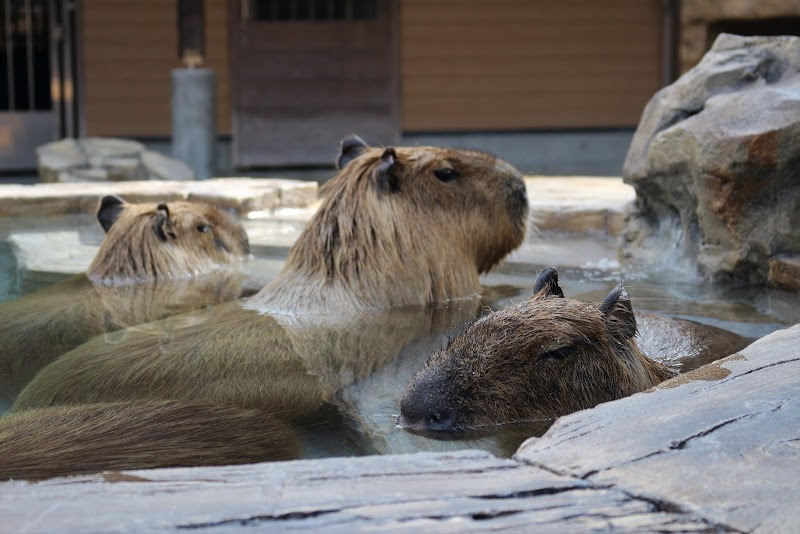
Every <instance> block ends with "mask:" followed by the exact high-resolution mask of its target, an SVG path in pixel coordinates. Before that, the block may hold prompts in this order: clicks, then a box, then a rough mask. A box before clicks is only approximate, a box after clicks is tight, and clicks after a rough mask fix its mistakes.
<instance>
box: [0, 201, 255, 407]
mask: <svg viewBox="0 0 800 534" xmlns="http://www.w3.org/2000/svg"><path fill="white" fill-rule="evenodd" d="M109 199H111V200H109ZM108 202H111V203H112V204H111V205H112V206H113V207H114V213H113V214H112V215H111V216H109V214H108V213H107V211H108V210H107V209H104V208H107V207H108V206H107V204H108ZM165 213H168V214H169V215H168V216H167V217H166V218H165V216H164V214H165ZM100 215H105V216H106V218H105V219H104V220H103V221H102V222H104V223H105V224H106V225H107V226H108V227H109V228H108V234H107V235H106V236H105V239H104V240H103V242H102V244H101V245H100V248H99V250H98V252H97V254H96V255H95V258H94V261H93V262H92V265H91V267H90V269H89V271H88V273H87V275H78V276H75V277H73V278H70V279H68V280H65V281H63V282H60V283H58V284H55V285H53V286H50V287H48V288H46V289H43V290H41V291H37V292H35V293H31V294H29V295H25V296H23V297H21V298H19V299H17V300H15V301H11V302H5V303H2V304H0V399H7V400H10V399H13V397H14V395H16V394H17V393H18V392H19V390H20V389H22V387H23V386H24V385H25V384H26V383H27V382H28V381H30V379H31V378H33V375H34V374H35V373H36V371H38V370H39V369H41V368H42V367H43V366H44V365H46V364H47V363H49V362H51V361H52V360H54V359H55V358H56V357H58V356H59V355H61V354H64V353H65V352H67V351H69V350H71V349H73V348H75V347H77V346H78V345H80V344H81V343H83V342H84V341H86V340H88V339H90V338H91V337H93V336H96V335H98V334H102V333H108V332H114V331H117V330H120V329H122V328H125V327H128V326H133V325H136V324H140V323H143V322H148V321H154V320H158V319H162V318H164V317H168V316H170V315H174V314H177V313H182V312H185V311H189V310H193V309H197V308H199V307H202V306H206V305H208V304H215V303H218V302H224V301H227V300H231V299H234V298H236V297H238V296H239V294H240V292H241V287H240V285H241V284H240V280H239V277H238V275H237V274H236V273H235V272H233V271H231V269H230V265H231V263H233V262H236V261H241V260H243V259H244V258H246V257H247V255H248V251H249V246H248V242H247V235H246V234H245V233H244V228H243V227H242V225H241V224H240V223H239V222H238V221H236V220H235V219H233V218H232V217H230V216H229V215H227V214H226V213H225V212H223V211H221V210H219V209H217V208H214V207H212V206H208V205H205V204H199V203H192V202H170V203H168V204H155V203H151V204H127V203H124V202H123V201H121V200H119V199H117V198H116V197H106V198H104V204H103V205H102V206H101V209H100V211H99V212H98V216H100ZM157 224H159V225H161V226H165V225H166V226H169V227H170V228H171V230H169V232H170V233H171V234H172V235H174V237H169V238H167V240H166V241H162V240H161V238H160V237H159V233H158V231H157V230H156V228H155V226H156V225H157ZM203 224H205V225H208V226H210V227H211V229H210V231H207V232H200V231H198V230H197V227H198V226H200V225H203ZM215 240H216V241H218V242H219V243H221V245H218V244H217V243H215ZM220 247H222V248H223V249H227V251H226V250H221V249H220ZM225 268H227V270H226V269H225Z"/></svg>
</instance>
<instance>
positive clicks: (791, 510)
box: [516, 324, 800, 532]
mask: <svg viewBox="0 0 800 534" xmlns="http://www.w3.org/2000/svg"><path fill="white" fill-rule="evenodd" d="M798 347H800V324H799V325H795V326H794V327H792V328H789V329H786V330H780V331H777V332H774V333H772V334H770V335H768V336H765V337H763V338H761V339H760V340H758V341H756V342H755V343H753V344H752V345H750V346H749V347H747V348H745V349H744V350H742V351H741V352H740V353H738V354H734V355H731V356H728V357H727V358H724V359H722V360H720V361H718V362H715V363H713V364H710V365H707V366H704V367H701V368H699V369H696V370H695V371H691V372H689V373H686V374H683V375H679V376H678V377H676V378H673V379H672V380H669V381H667V382H664V383H662V384H661V385H659V386H658V387H656V388H655V389H654V390H650V391H647V392H644V393H639V394H637V395H634V396H632V397H628V398H626V399H622V400H620V401H618V402H610V403H606V404H601V405H600V406H598V407H597V408H595V409H593V410H584V411H582V412H578V413H576V414H573V415H571V416H568V417H564V418H562V419H560V420H559V421H557V422H556V423H555V425H553V427H552V428H551V429H550V431H549V432H548V433H547V434H546V435H545V436H544V437H543V438H541V439H532V440H529V441H528V442H526V443H525V444H524V445H523V446H522V447H521V448H520V450H519V452H518V453H517V455H516V458H517V459H519V460H523V461H526V462H531V463H533V464H535V465H544V466H547V468H548V469H551V470H553V471H555V472H557V473H559V474H569V475H571V476H574V477H576V478H578V479H580V480H585V481H589V482H591V483H592V484H595V485H598V486H612V487H617V488H624V489H625V491H626V492H629V493H632V494H636V495H646V496H647V498H649V499H651V500H652V501H653V502H660V503H663V504H664V505H668V506H669V508H671V509H672V510H682V511H685V512H688V513H693V514H698V515H700V516H702V517H704V518H706V519H707V520H709V521H710V522H712V523H716V524H724V525H728V526H731V527H732V528H735V529H736V530H741V531H745V532H752V531H760V532H791V531H793V530H795V529H796V528H797V519H798V517H800V499H798V488H799V486H798V481H799V480H800V351H798Z"/></svg>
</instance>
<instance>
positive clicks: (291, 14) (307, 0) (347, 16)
mask: <svg viewBox="0 0 800 534" xmlns="http://www.w3.org/2000/svg"><path fill="white" fill-rule="evenodd" d="M252 2H253V4H252V6H253V7H252V13H253V18H254V19H255V20H262V21H281V20H286V21H290V20H291V21H298V20H374V19H375V18H377V16H378V7H377V1H376V0H252Z"/></svg>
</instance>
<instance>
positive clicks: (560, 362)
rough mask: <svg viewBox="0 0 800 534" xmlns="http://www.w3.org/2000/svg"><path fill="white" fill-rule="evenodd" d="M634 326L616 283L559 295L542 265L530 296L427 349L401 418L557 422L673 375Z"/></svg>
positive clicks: (420, 426)
mask: <svg viewBox="0 0 800 534" xmlns="http://www.w3.org/2000/svg"><path fill="white" fill-rule="evenodd" d="M664 320H665V321H671V319H669V318H664ZM697 328H699V326H698V327H697ZM636 333H637V324H636V318H635V317H634V313H633V307H632V305H631V301H630V298H629V297H628V294H627V292H626V291H625V290H624V289H623V288H622V285H621V284H620V285H618V286H617V287H616V288H615V289H614V290H612V291H611V293H609V295H608V296H607V297H606V298H605V300H604V301H603V302H602V303H601V304H599V305H597V304H590V303H585V302H580V301H577V300H572V299H567V298H565V297H564V293H563V291H562V290H561V288H560V287H559V285H558V274H557V272H556V270H555V269H552V268H548V269H545V270H544V271H542V272H541V273H540V274H539V276H538V278H537V280H536V284H535V287H534V292H533V295H532V296H531V297H530V298H529V299H527V300H526V301H524V302H522V303H519V304H516V305H512V306H509V307H508V308H505V309H503V310H500V311H498V312H494V313H490V314H488V315H486V316H484V317H482V318H480V319H478V320H477V321H475V322H474V323H473V324H472V325H471V326H470V327H469V328H468V329H467V330H466V331H465V332H464V333H463V334H462V335H460V336H458V337H456V338H454V339H453V340H452V341H451V342H450V344H449V346H447V348H445V349H444V350H441V351H438V352H436V353H434V354H433V356H432V357H431V358H430V360H429V361H428V363H427V364H426V366H425V367H424V368H423V369H421V370H420V371H419V372H418V373H417V375H416V376H415V377H414V378H413V380H412V381H411V382H410V383H409V385H408V387H407V388H406V390H405V392H404V395H403V398H402V400H401V403H400V416H399V418H398V425H399V426H400V427H402V428H405V429H408V430H410V431H412V432H418V433H423V434H428V435H433V436H436V435H437V434H438V435H439V436H441V437H445V438H447V437H452V435H453V434H458V433H469V432H474V431H479V430H486V429H491V428H492V427H496V426H497V425H501V424H512V423H513V424H524V423H532V422H536V421H543V420H548V419H554V418H557V417H559V416H562V415H565V414H568V413H571V412H574V411H577V410H582V409H585V408H591V407H593V406H595V405H597V404H599V403H602V402H607V401H611V400H614V399H619V398H621V397H625V396H627V395H632V394H633V393H636V392H639V391H642V390H645V389H648V388H651V387H653V386H655V385H656V384H658V383H660V382H662V381H664V380H666V379H668V378H670V377H672V376H673V375H674V374H675V371H674V370H672V369H670V368H669V367H667V366H666V365H663V364H662V363H659V362H657V361H654V360H653V359H651V358H648V357H647V356H645V354H644V353H643V352H642V351H641V350H640V349H639V347H638V346H637V343H636V340H635V339H634V336H635V335H636ZM741 339H742V341H743V344H742V345H741V346H739V347H738V348H742V346H744V344H746V340H744V338H741ZM736 350H738V349H736ZM726 355H727V353H719V354H717V357H718V358H721V357H723V356H726ZM689 356H693V355H692V354H689ZM659 359H660V358H659ZM675 359H676V358H674V357H673V355H669V357H668V358H667V360H671V361H674V360H675Z"/></svg>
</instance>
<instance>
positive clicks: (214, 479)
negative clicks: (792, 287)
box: [0, 325, 800, 533]
mask: <svg viewBox="0 0 800 534" xmlns="http://www.w3.org/2000/svg"><path fill="white" fill-rule="evenodd" d="M798 346H800V325H796V326H794V327H792V328H790V329H786V330H782V331H779V332H775V333H773V334H771V335H769V336H767V337H765V338H763V339H761V340H759V341H757V342H755V343H754V344H753V345H751V346H749V347H747V348H746V349H744V350H743V351H742V352H741V353H740V354H738V355H735V356H731V357H729V358H727V359H725V360H722V361H720V362H717V363H715V364H712V365H710V366H706V367H703V368H700V369H698V370H696V371H693V372H692V373H688V374H686V375H683V376H681V377H678V378H676V379H673V380H671V381H668V382H666V383H664V384H663V385H662V386H660V387H659V388H657V389H655V390H651V391H649V392H645V393H639V394H637V395H634V396H632V397H628V398H625V399H621V400H618V401H615V402H610V403H606V404H602V405H600V406H598V407H597V408H594V409H592V410H585V411H582V412H578V413H576V414H572V415H570V416H567V417H564V418H562V419H560V420H559V421H558V422H556V424H555V426H553V428H552V429H551V430H550V431H549V432H548V433H547V434H546V435H545V436H544V437H542V438H539V439H533V440H530V441H528V442H527V443H526V444H525V445H524V446H523V447H522V448H521V449H520V451H519V452H518V453H517V455H516V456H515V458H514V459H513V460H502V459H498V458H495V457H493V456H491V455H490V454H488V453H486V452H478V451H461V452H446V453H421V454H410V455H390V456H373V457H366V458H338V459H328V460H303V461H295V462H283V463H274V464H256V465H243V466H228V467H208V468H190V469H155V470H140V471H126V472H121V473H120V472H107V473H103V474H99V475H93V476H79V477H72V478H66V479H65V478H62V479H53V480H48V481H43V482H39V483H34V484H30V483H27V482H23V481H13V482H3V483H0V518H2V526H3V530H7V531H9V532H25V531H30V532H59V533H62V532H111V531H113V532H164V531H185V530H186V529H198V530H202V531H203V532H208V531H214V532H223V531H224V532H232V531H241V532H252V531H253V528H254V527H255V528H256V530H259V531H262V530H263V531H269V532H279V531H280V532H282V531H293V530H314V531H324V532H347V533H350V532H365V531H370V532H374V531H384V532H454V533H455V532H459V533H460V532H486V531H500V530H504V529H505V530H508V531H514V532H517V531H520V532H530V531H536V532H595V531H603V532H605V531H614V532H695V531H698V532H764V533H775V532H795V531H796V528H797V518H798V517H800V500H798V499H797V481H798V480H800V447H798V443H800V410H798V408H799V406H798V405H800V354H798V352H797V347H798ZM456 446H457V445H456V444H455V443H454V444H453V447H454V448H455V447H456Z"/></svg>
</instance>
